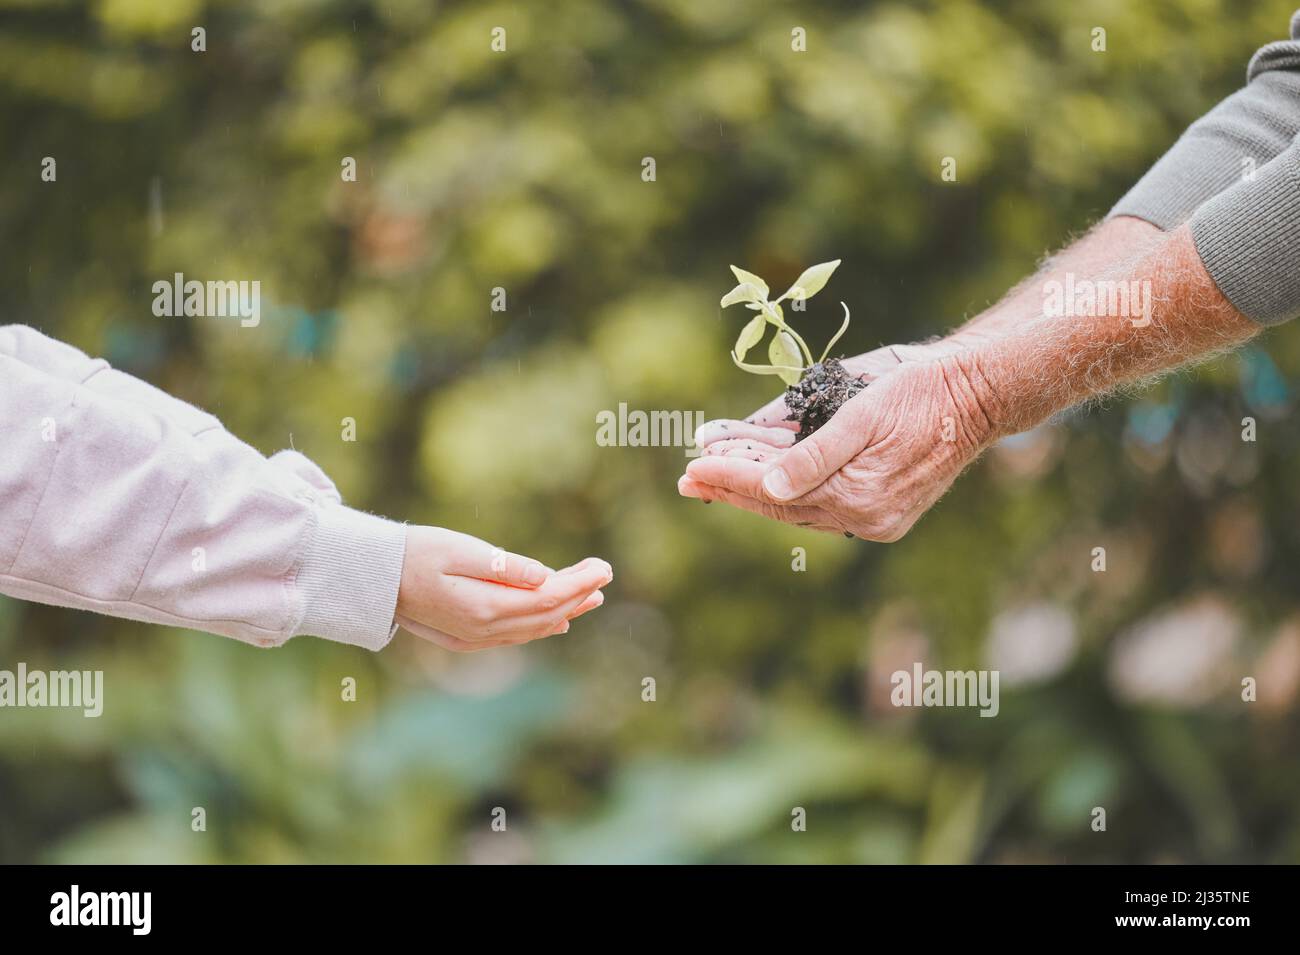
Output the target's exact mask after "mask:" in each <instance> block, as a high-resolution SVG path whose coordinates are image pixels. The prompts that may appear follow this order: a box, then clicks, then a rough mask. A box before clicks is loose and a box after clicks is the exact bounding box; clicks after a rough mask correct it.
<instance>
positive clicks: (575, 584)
mask: <svg viewBox="0 0 1300 955" xmlns="http://www.w3.org/2000/svg"><path fill="white" fill-rule="evenodd" d="M613 579H614V571H613V569H612V568H611V567H610V566H609V564H607V563H606V562H605V561H603V560H600V559H599V558H596V557H588V558H587V559H586V560H584V561H581V562H580V563H577V564H574V565H573V566H572V567H566V568H565V569H563V570H559V571H555V570H551V569H550V568H549V567H546V566H544V565H543V564H541V563H540V562H538V561H536V560H533V559H532V558H530V557H521V556H519V555H518V554H511V553H508V552H506V551H503V550H501V549H500V548H497V547H493V546H492V545H491V544H489V543H487V542H486V541H482V540H479V539H478V538H477V537H471V536H470V535H468V534H460V533H458V532H456V531H449V530H446V529H444V528H441V527H411V528H408V530H407V536H406V560H405V563H404V564H403V566H402V582H401V587H400V589H399V592H398V597H397V622H398V624H400V625H401V626H402V627H403V629H406V630H409V631H411V632H412V633H414V634H415V635H416V636H418V637H423V638H424V639H426V640H429V641H431V642H433V643H436V644H437V645H438V646H440V647H443V648H444V649H447V650H458V651H468V650H487V649H489V648H491V647H500V646H510V645H513V644H518V643H527V642H528V641H530V640H536V639H539V638H540V637H549V636H552V635H554V634H559V633H565V632H567V631H568V629H569V621H570V620H572V619H573V618H574V617H577V616H580V615H581V614H584V613H586V612H587V611H588V610H594V609H595V608H597V607H599V606H600V605H601V604H602V603H604V601H605V598H604V595H603V594H602V593H601V592H600V588H601V587H604V586H605V585H606V584H608V583H609V582H610V581H611V580H613Z"/></svg>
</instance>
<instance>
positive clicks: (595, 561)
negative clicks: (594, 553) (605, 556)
mask: <svg viewBox="0 0 1300 955" xmlns="http://www.w3.org/2000/svg"><path fill="white" fill-rule="evenodd" d="M599 564H604V565H605V566H606V567H608V566H609V565H608V563H606V562H605V561H603V560H601V559H600V558H599V557H584V558H583V559H582V560H580V561H578V562H577V563H576V564H570V565H569V566H568V567H561V568H560V569H559V570H557V571H555V573H557V574H571V573H573V572H574V571H575V570H582V569H583V568H585V567H593V566H596V565H599Z"/></svg>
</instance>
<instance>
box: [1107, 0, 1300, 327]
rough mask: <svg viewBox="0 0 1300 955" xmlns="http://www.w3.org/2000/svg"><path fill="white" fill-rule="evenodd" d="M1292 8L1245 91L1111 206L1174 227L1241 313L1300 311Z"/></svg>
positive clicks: (1299, 76)
mask: <svg viewBox="0 0 1300 955" xmlns="http://www.w3.org/2000/svg"><path fill="white" fill-rule="evenodd" d="M1298 137H1300V11H1298V12H1297V13H1296V15H1295V16H1294V17H1293V18H1292V20H1291V39H1290V40H1289V41H1282V42H1279V43H1270V44H1269V45H1268V46H1265V47H1263V48H1262V49H1261V50H1260V51H1259V52H1258V53H1256V54H1255V56H1254V58H1253V59H1252V60H1251V61H1250V68H1249V70H1248V71H1247V85H1246V87H1245V89H1243V90H1241V91H1239V92H1238V93H1235V94H1233V95H1232V96H1230V97H1228V99H1226V100H1224V101H1223V102H1222V103H1220V104H1219V105H1218V106H1217V107H1216V108H1215V109H1213V110H1211V111H1210V112H1209V113H1207V114H1206V115H1205V116H1204V117H1202V118H1201V119H1199V120H1197V121H1196V122H1195V123H1193V124H1192V126H1191V127H1190V128H1189V129H1188V130H1187V132H1186V133H1184V134H1183V136H1182V138H1181V139H1179V140H1178V142H1177V143H1175V144H1174V146H1173V148H1172V149H1170V150H1169V152H1168V153H1166V154H1165V155H1164V156H1163V157H1162V158H1161V159H1160V161H1159V162H1157V163H1156V165H1155V166H1153V167H1152V168H1151V170H1150V171H1149V172H1148V173H1147V174H1146V175H1145V176H1143V177H1142V179H1141V180H1140V181H1139V182H1138V184H1137V185H1135V186H1134V187H1133V188H1132V189H1131V190H1129V192H1128V194H1127V195H1125V196H1124V198H1123V199H1121V200H1120V201H1119V203H1118V204H1117V205H1116V206H1115V208H1114V209H1112V210H1111V213H1110V215H1111V216H1117V215H1129V216H1136V217H1138V218H1140V219H1145V220H1146V221H1148V222H1150V223H1152V224H1153V225H1156V226H1159V227H1160V228H1162V229H1172V228H1174V227H1176V226H1178V225H1180V224H1182V223H1183V222H1185V221H1188V220H1189V218H1190V225H1191V230H1192V236H1193V238H1194V240H1195V242H1196V250H1197V252H1198V253H1199V255H1200V256H1201V261H1202V262H1203V263H1204V264H1205V268H1206V270H1207V271H1208V272H1209V274H1210V277H1211V278H1213V279H1214V282H1215V284H1216V285H1217V286H1218V287H1219V290H1220V291H1221V292H1223V294H1224V295H1225V296H1226V297H1227V299H1228V300H1229V301H1230V302H1232V304H1233V305H1234V306H1235V307H1236V308H1237V310H1238V311H1239V312H1241V313H1242V314H1243V315H1246V316H1247V317H1249V318H1252V319H1254V320H1255V321H1257V322H1260V323H1261V324H1265V325H1272V324H1276V323H1278V322H1284V321H1287V320H1289V319H1292V318H1295V317H1296V316H1297V315H1300V138H1298Z"/></svg>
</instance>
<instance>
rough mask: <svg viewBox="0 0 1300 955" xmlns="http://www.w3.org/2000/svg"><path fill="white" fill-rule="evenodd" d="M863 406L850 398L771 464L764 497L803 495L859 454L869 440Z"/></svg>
mask: <svg viewBox="0 0 1300 955" xmlns="http://www.w3.org/2000/svg"><path fill="white" fill-rule="evenodd" d="M858 394H859V396H862V395H866V394H867V392H865V391H864V392H859V393H858ZM860 409H861V404H860V403H859V402H858V400H857V398H856V397H855V398H851V399H849V401H848V402H847V403H846V404H845V405H844V406H843V407H842V408H840V410H839V411H837V412H835V416H834V417H832V418H831V420H830V421H828V422H826V424H824V425H822V426H821V427H820V428H818V429H817V430H816V431H814V432H813V433H812V434H810V435H809V436H808V437H806V438H804V439H803V440H802V441H800V442H799V443H798V444H796V445H795V446H794V447H792V448H790V449H789V450H788V451H786V452H785V453H784V454H782V455H781V457H780V458H778V459H777V460H776V461H775V462H774V463H772V464H770V465H769V466H768V468H767V473H766V474H764V475H763V489H764V490H765V491H766V492H767V493H766V494H765V495H763V496H764V497H768V498H771V499H772V500H775V501H792V500H794V499H796V498H799V497H803V496H804V495H805V494H807V493H808V492H809V491H811V490H813V489H814V488H816V487H819V486H820V485H821V484H822V483H823V482H825V481H826V479H827V478H829V477H830V476H831V475H832V474H834V473H835V472H836V471H838V470H839V469H840V468H842V467H844V465H846V464H848V463H849V462H850V461H852V460H853V459H854V458H855V457H857V455H858V453H859V452H860V451H861V450H862V447H863V444H864V440H865V439H864V438H863V437H862V434H861V432H862V415H861V411H860ZM696 460H697V461H699V460H703V458H697V459H696Z"/></svg>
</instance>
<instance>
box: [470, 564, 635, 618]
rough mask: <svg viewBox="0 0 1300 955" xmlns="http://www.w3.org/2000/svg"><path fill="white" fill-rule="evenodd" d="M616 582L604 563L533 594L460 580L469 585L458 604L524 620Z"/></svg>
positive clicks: (555, 579) (553, 580)
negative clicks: (526, 617) (482, 608)
mask: <svg viewBox="0 0 1300 955" xmlns="http://www.w3.org/2000/svg"><path fill="white" fill-rule="evenodd" d="M613 579H614V572H613V570H612V569H611V568H610V566H609V564H607V563H605V562H604V561H603V560H596V561H593V562H592V563H590V564H588V565H587V566H586V567H583V568H581V569H575V570H574V571H573V572H571V573H567V574H553V575H552V576H550V577H548V578H547V579H546V583H544V584H542V586H540V587H537V588H534V589H533V590H516V589H513V588H509V587H501V586H498V585H495V584H491V583H488V582H485V581H481V580H473V579H470V578H459V581H460V583H461V584H463V585H466V586H465V589H464V590H462V596H460V597H459V602H460V603H461V605H462V606H464V605H471V604H477V605H479V606H481V607H486V608H488V610H489V611H490V613H491V616H492V617H493V618H499V617H522V616H525V615H527V614H533V613H540V612H545V611H552V610H556V609H557V608H559V607H560V606H562V605H565V604H567V603H568V602H569V601H571V600H573V599H574V598H579V597H585V596H586V595H587V594H589V593H591V592H592V591H594V590H599V589H600V588H601V587H604V586H605V585H606V584H608V583H609V582H610V581H611V580H613ZM452 580H453V581H454V580H455V578H452ZM474 585H477V586H474ZM480 601H482V603H479V602H480Z"/></svg>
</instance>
